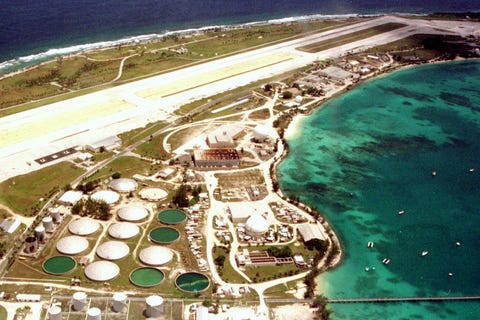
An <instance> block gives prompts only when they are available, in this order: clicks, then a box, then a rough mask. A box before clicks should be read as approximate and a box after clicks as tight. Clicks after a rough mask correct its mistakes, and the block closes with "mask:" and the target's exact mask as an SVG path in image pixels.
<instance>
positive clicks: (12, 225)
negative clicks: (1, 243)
mask: <svg viewBox="0 0 480 320" xmlns="http://www.w3.org/2000/svg"><path fill="white" fill-rule="evenodd" d="M19 226H20V220H17V219H6V220H3V221H2V222H1V223H0V228H1V229H2V230H3V231H5V232H6V233H9V234H12V233H14V232H15V230H17V228H18V227H19Z"/></svg>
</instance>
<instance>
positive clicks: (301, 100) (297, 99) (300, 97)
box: [295, 96, 303, 103]
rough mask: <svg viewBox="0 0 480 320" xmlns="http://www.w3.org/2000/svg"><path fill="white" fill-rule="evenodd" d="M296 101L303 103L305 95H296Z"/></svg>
mask: <svg viewBox="0 0 480 320" xmlns="http://www.w3.org/2000/svg"><path fill="white" fill-rule="evenodd" d="M295 102H296V103H302V102H303V97H302V96H296V97H295Z"/></svg>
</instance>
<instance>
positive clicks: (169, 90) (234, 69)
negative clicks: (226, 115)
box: [135, 52, 300, 101]
mask: <svg viewBox="0 0 480 320" xmlns="http://www.w3.org/2000/svg"><path fill="white" fill-rule="evenodd" d="M298 57H300V56H299V55H297V54H294V53H290V52H279V53H276V54H271V55H268V56H265V57H261V58H258V59H254V60H250V61H246V62H241V63H237V64H234V65H232V66H228V67H223V68H220V69H217V70H212V72H204V73H202V74H198V75H193V76H191V77H188V78H184V79H180V80H176V81H173V82H170V83H168V84H164V85H161V86H158V87H155V88H150V89H147V90H143V91H139V92H136V93H135V95H137V96H139V97H141V98H144V99H149V100H154V101H155V100H160V99H161V98H164V97H168V96H172V95H174V94H178V93H182V92H184V91H187V90H191V89H195V88H198V87H201V86H204V85H207V84H211V83H213V82H217V81H221V80H225V79H227V78H231V77H234V76H238V75H241V74H244V73H247V72H251V71H255V70H258V69H261V68H265V67H269V66H272V65H275V64H278V63H281V62H285V61H288V60H291V59H295V58H298Z"/></svg>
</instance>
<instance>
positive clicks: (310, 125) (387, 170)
mask: <svg viewBox="0 0 480 320" xmlns="http://www.w3.org/2000/svg"><path fill="white" fill-rule="evenodd" d="M479 137H480V61H464V62H454V63H446V64H438V65H428V66H421V67H416V68H410V69H406V70H402V71H397V72H395V73H392V74H389V75H386V76H384V77H381V78H378V79H375V80H372V81H368V82H366V83H364V84H363V85H361V86H359V87H358V88H356V89H354V90H352V91H350V92H348V93H347V94H344V95H342V96H341V97H339V98H337V99H334V100H331V101H329V102H328V103H327V104H325V106H324V107H323V108H321V109H319V110H317V111H316V112H315V113H314V114H313V115H312V116H310V117H308V118H306V119H305V120H304V121H303V122H302V129H301V130H300V132H298V134H297V135H296V136H295V137H292V138H290V139H289V141H288V142H289V145H290V148H291V151H292V152H291V153H290V155H289V156H288V157H287V158H286V159H285V160H284V161H283V162H282V164H281V165H280V167H279V175H280V180H281V181H280V183H281V188H282V189H283V190H284V191H285V193H287V194H296V195H300V198H301V199H302V200H303V201H304V202H307V203H309V204H311V205H316V206H317V207H318V208H319V209H320V210H321V211H322V212H323V213H324V214H325V216H326V217H327V219H328V220H329V221H330V222H331V223H332V224H333V226H334V227H335V229H336V230H337V232H338V233H339V235H340V237H341V239H342V242H343V245H344V247H345V252H346V257H345V260H344V262H343V264H342V265H341V266H340V267H338V268H337V269H335V270H333V271H331V272H328V273H326V274H324V275H322V276H321V282H323V283H324V286H323V288H320V291H322V292H323V293H326V294H327V296H329V297H379V296H387V297H396V296H429V295H430V296H431V295H433V296H438V295H480V273H478V270H480V255H478V245H479V244H480V232H479V228H478V224H479V223H480V202H479V199H480V188H479V186H480V139H479ZM475 167H476V168H477V170H476V171H475V172H473V173H471V172H469V169H470V168H475ZM432 171H436V173H437V175H436V176H435V177H433V176H432ZM400 210H404V211H405V213H404V214H403V215H399V214H398V212H399V211H400ZM368 241H373V242H374V243H375V246H374V248H371V249H369V248H367V242H368ZM456 242H460V243H461V245H460V246H457V245H456ZM425 250H426V251H428V254H427V255H426V256H422V255H421V252H422V251H425ZM384 258H388V259H390V261H391V262H390V263H389V264H388V265H384V264H382V262H381V261H382V259H384ZM366 267H368V268H369V271H368V272H366V271H365V268H366ZM373 268H375V270H373ZM449 273H452V274H453V276H452V277H449V276H448V274H449ZM332 308H333V310H334V312H335V317H334V318H335V319H377V318H379V317H380V316H381V315H387V314H388V316H386V317H383V316H382V318H385V319H412V318H417V319H441V318H444V319H466V318H465V316H466V315H468V314H471V315H476V314H478V312H479V311H480V302H478V303H476V302H469V303H466V302H449V303H422V304H412V303H402V304H388V305H367V304H360V305H349V306H347V305H332ZM467 318H468V317H467Z"/></svg>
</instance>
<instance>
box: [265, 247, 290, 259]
mask: <svg viewBox="0 0 480 320" xmlns="http://www.w3.org/2000/svg"><path fill="white" fill-rule="evenodd" d="M267 252H268V255H270V256H272V257H276V258H287V257H291V256H292V249H290V247H289V246H282V247H273V246H272V247H268V249H267Z"/></svg>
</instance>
